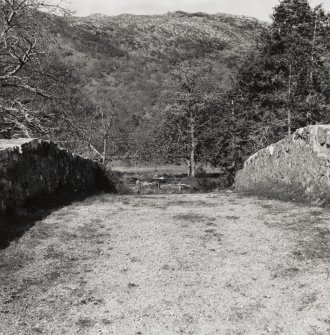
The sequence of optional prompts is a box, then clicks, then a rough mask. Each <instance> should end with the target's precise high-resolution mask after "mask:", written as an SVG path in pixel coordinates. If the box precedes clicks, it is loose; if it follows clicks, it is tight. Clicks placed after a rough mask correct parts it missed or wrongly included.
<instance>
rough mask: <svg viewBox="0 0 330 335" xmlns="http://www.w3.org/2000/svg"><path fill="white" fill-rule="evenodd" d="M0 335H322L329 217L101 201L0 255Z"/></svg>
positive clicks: (194, 203)
mask: <svg viewBox="0 0 330 335" xmlns="http://www.w3.org/2000/svg"><path fill="white" fill-rule="evenodd" d="M0 334H4V335H18V334H115V335H117V334H119V335H121V334H123V335H126V334H127V335H141V334H143V335H149V334H152V335H153V334H161V335H170V334H197V335H212V334H220V335H243V334H244V335H261V334H272V335H277V334H283V335H313V334H314V335H329V334H330V211H329V210H327V209H322V208H318V207H307V206H303V205H299V204H294V203H288V202H281V201H274V200H265V199H259V198H256V197H242V196H240V195H236V194H233V193H231V192H223V193H214V194H213V193H212V194H192V195H154V196H112V195H103V196H98V197H94V198H91V199H87V200H86V201H84V202H79V203H74V204H72V205H70V206H67V207H65V208H62V209H60V210H58V211H55V212H53V213H52V214H51V215H49V216H48V217H46V218H45V219H43V220H41V221H38V222H37V223H36V224H35V225H34V226H33V227H32V228H31V229H30V230H28V231H27V232H26V233H25V234H24V236H23V237H21V238H20V239H19V240H16V241H14V242H12V243H11V244H10V246H9V247H7V248H6V249H3V250H0Z"/></svg>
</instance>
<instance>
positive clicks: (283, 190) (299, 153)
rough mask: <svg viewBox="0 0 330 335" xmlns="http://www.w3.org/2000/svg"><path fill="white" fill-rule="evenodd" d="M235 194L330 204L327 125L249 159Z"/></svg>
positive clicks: (298, 134) (300, 133)
mask: <svg viewBox="0 0 330 335" xmlns="http://www.w3.org/2000/svg"><path fill="white" fill-rule="evenodd" d="M235 190H236V191H238V192H249V193H252V194H264V195H269V196H275V197H279V198H284V199H295V200H301V201H308V202H317V203H329V202H330V125H318V126H308V127H306V128H301V129H299V130H297V131H296V132H295V133H294V134H292V135H291V136H289V137H288V138H285V139H283V140H281V141H279V142H277V143H275V144H273V145H271V146H269V147H267V148H265V149H262V150H260V151H258V152H257V153H256V154H254V155H253V156H251V157H250V158H249V159H248V160H247V161H246V162H245V164H244V168H243V169H242V170H241V171H239V172H238V173H237V175H236V179H235Z"/></svg>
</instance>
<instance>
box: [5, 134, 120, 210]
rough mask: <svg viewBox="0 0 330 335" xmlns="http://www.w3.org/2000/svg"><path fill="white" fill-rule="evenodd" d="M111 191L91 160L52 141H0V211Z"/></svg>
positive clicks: (105, 178) (101, 171)
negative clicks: (61, 147) (72, 152)
mask: <svg viewBox="0 0 330 335" xmlns="http://www.w3.org/2000/svg"><path fill="white" fill-rule="evenodd" d="M101 191H107V192H115V191H116V190H115V186H114V184H113V182H112V181H111V180H110V178H109V176H108V175H107V173H106V171H105V170H104V169H103V168H102V167H101V166H100V165H99V164H98V163H97V162H95V161H92V160H89V159H85V158H83V157H81V156H77V155H73V154H71V153H69V152H68V151H66V150H63V149H60V148H59V147H58V146H56V145H55V144H54V143H52V142H46V141H41V140H37V139H32V140H30V139H14V140H0V214H4V213H6V212H8V211H13V210H14V211H16V210H19V209H21V208H23V207H24V206H27V205H29V204H32V203H33V204H35V203H37V202H39V203H40V205H41V204H42V203H43V202H47V201H48V200H51V199H56V198H70V199H74V198H77V197H81V196H84V195H88V194H94V193H97V192H101Z"/></svg>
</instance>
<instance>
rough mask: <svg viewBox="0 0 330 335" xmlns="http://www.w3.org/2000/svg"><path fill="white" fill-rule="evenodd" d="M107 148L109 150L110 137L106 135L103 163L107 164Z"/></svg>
mask: <svg viewBox="0 0 330 335" xmlns="http://www.w3.org/2000/svg"><path fill="white" fill-rule="evenodd" d="M107 150H108V139H107V137H104V139H103V158H102V163H103V165H106V163H107Z"/></svg>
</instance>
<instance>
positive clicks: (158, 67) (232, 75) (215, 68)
mask: <svg viewBox="0 0 330 335" xmlns="http://www.w3.org/2000/svg"><path fill="white" fill-rule="evenodd" d="M0 4H1V8H0V9H1V15H0V16H1V28H0V29H1V30H0V37H1V40H0V46H1V52H0V71H1V72H0V86H1V92H0V98H1V100H0V102H1V106H0V112H1V114H0V120H1V128H0V130H1V136H2V137H5V138H9V137H12V136H22V134H23V136H42V137H44V138H50V139H53V140H55V141H56V142H58V143H60V144H61V145H63V146H66V147H68V148H70V149H72V150H75V151H77V152H79V153H83V154H88V155H90V156H91V157H94V158H97V159H99V160H100V161H102V162H103V163H104V164H107V163H108V162H109V161H111V160H112V159H114V158H123V159H126V160H131V159H134V160H135V161H138V160H139V161H143V162H158V163H178V164H180V163H183V162H186V163H187V166H188V171H189V174H190V175H191V176H193V175H194V174H195V167H196V164H197V163H200V164H205V165H206V164H212V165H213V166H216V167H221V168H222V170H223V171H224V173H225V174H226V176H227V181H228V184H230V183H231V182H232V179H233V176H234V174H235V172H236V171H237V170H238V169H239V168H240V167H241V166H242V162H243V161H244V159H245V158H246V157H247V156H248V155H250V154H251V153H253V152H254V151H256V150H258V149H259V148H261V147H263V146H265V145H267V144H269V143H271V142H273V141H276V140H278V139H280V138H282V137H284V136H286V135H287V134H288V133H291V132H292V131H293V130H295V129H296V128H298V127H301V126H305V125H307V124H315V123H318V122H327V121H328V111H329V98H330V89H329V61H328V60H329V56H328V55H329V38H328V36H329V15H328V14H327V13H325V12H324V10H323V9H322V7H321V6H318V7H316V8H311V7H310V5H309V4H308V1H307V0H282V2H281V3H280V4H279V5H278V6H277V7H276V8H275V9H274V13H273V17H272V18H273V20H272V23H271V24H270V25H267V24H265V23H262V22H259V21H257V20H256V19H252V18H246V17H237V16H230V15H224V14H216V15H209V14H205V13H185V12H174V13H168V14H165V15H154V16H141V15H140V16H136V15H119V16H116V17H107V16H103V15H99V14H98V15H92V16H89V17H87V18H79V17H72V16H69V15H54V14H52V13H49V11H48V12H47V11H46V12H45V11H40V9H41V8H42V7H45V5H46V6H49V5H52V6H53V5H54V2H49V3H45V2H44V1H43V2H41V1H38V0H30V1H21V2H20V1H14V0H9V1H1V2H0ZM15 6H16V7H17V8H16V7H15ZM47 8H50V7H47ZM51 8H56V9H57V8H58V7H57V6H56V7H51ZM57 14H58V13H57Z"/></svg>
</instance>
